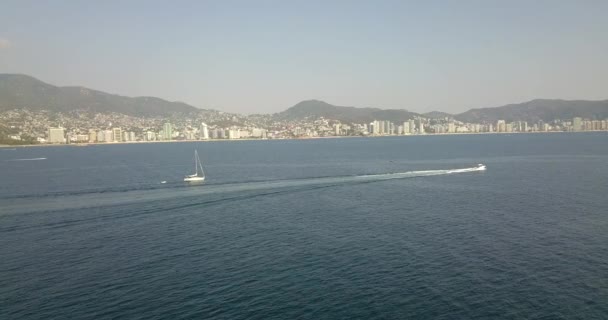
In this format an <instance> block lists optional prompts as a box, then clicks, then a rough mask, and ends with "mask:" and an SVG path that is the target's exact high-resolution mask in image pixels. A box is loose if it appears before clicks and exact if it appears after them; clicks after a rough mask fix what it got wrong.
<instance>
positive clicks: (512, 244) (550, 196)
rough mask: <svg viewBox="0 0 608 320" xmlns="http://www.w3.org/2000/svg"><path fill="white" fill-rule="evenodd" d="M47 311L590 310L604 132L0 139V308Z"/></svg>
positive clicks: (164, 315)
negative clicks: (77, 143) (201, 179)
mask: <svg viewBox="0 0 608 320" xmlns="http://www.w3.org/2000/svg"><path fill="white" fill-rule="evenodd" d="M194 149H198V151H199V153H200V154H201V158H202V160H203V163H204V166H205V169H206V172H207V179H208V181H207V183H205V184H204V185H196V186H187V185H185V184H184V183H183V182H182V181H181V179H182V177H183V175H185V174H188V173H190V171H191V170H193V163H192V157H193V150H194ZM34 158H46V159H43V160H29V161H24V160H19V159H34ZM478 163H484V164H486V165H487V167H488V170H487V171H485V172H463V173H453V172H451V171H449V170H450V169H461V168H468V167H473V166H475V165H476V164H478ZM429 170H431V171H429ZM161 181H167V182H166V183H165V184H161V183H160V182H161ZM53 318H55V319H65V318H73V319H114V318H121V319H191V318H193V319H489V318H492V319H606V318H608V134H606V133H581V134H515V135H467V136H420V137H394V138H367V139H365V138H352V139H351V138H349V139H322V140H303V141H239V142H189V143H158V144H129V145H96V146H88V147H71V146H60V147H33V148H16V149H15V150H3V149H1V148H0V319H53Z"/></svg>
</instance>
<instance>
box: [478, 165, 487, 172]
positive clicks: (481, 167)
mask: <svg viewBox="0 0 608 320" xmlns="http://www.w3.org/2000/svg"><path fill="white" fill-rule="evenodd" d="M477 170H480V171H484V170H486V165H485V164H483V163H480V164H478V165H477Z"/></svg>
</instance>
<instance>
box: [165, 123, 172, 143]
mask: <svg viewBox="0 0 608 320" xmlns="http://www.w3.org/2000/svg"><path fill="white" fill-rule="evenodd" d="M171 139H173V128H172V127H171V123H169V122H165V124H164V125H163V140H171Z"/></svg>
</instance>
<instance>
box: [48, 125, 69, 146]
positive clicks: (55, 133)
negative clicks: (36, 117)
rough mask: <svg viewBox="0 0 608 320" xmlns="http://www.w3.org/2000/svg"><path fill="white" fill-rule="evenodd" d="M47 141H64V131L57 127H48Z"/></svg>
mask: <svg viewBox="0 0 608 320" xmlns="http://www.w3.org/2000/svg"><path fill="white" fill-rule="evenodd" d="M48 135H49V139H48V141H49V143H65V132H64V129H63V128H61V127H59V128H49V133H48Z"/></svg>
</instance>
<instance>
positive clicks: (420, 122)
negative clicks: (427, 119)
mask: <svg viewBox="0 0 608 320" xmlns="http://www.w3.org/2000/svg"><path fill="white" fill-rule="evenodd" d="M418 133H420V134H423V133H424V122H423V120H422V118H418Z"/></svg>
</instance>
